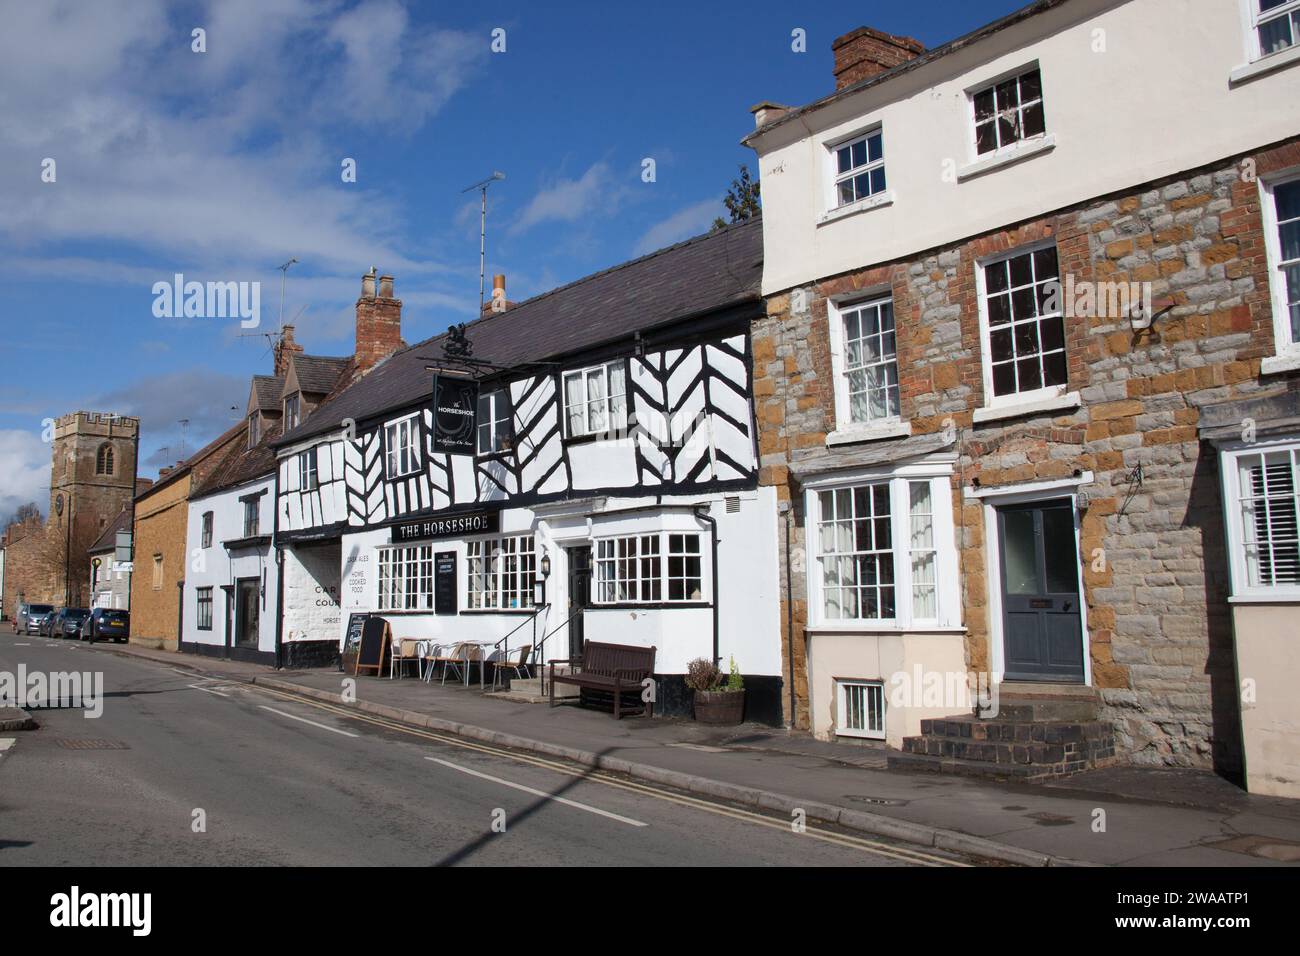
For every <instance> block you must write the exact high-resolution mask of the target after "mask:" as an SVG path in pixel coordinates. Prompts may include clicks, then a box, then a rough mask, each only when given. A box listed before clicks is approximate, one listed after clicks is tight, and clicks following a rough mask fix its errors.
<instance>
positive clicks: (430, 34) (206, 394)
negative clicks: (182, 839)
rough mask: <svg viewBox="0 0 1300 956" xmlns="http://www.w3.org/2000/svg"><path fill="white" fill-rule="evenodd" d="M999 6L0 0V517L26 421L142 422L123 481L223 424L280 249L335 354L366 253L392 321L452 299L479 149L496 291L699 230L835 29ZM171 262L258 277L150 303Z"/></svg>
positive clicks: (952, 26) (266, 310)
mask: <svg viewBox="0 0 1300 956" xmlns="http://www.w3.org/2000/svg"><path fill="white" fill-rule="evenodd" d="M1024 2H1026V0H931V2H929V3H925V4H918V3H915V2H914V0H873V2H871V3H869V4H861V5H860V6H858V7H857V8H855V7H853V6H852V5H849V6H846V5H844V4H842V3H841V4H831V3H823V4H811V5H809V4H791V3H743V4H742V3H726V2H722V3H710V4H704V3H698V2H694V3H675V2H662V0H661V2H655V3H651V4H618V5H611V4H609V3H562V4H561V3H514V4H509V3H476V4H452V3H438V4H433V3H419V2H406V3H403V2H401V0H360V2H357V0H347V2H344V0H322V2H309V0H220V2H213V3H176V2H172V3H167V2H163V0H122V2H112V0H78V2H61V0H52V2H42V3H31V2H28V0H0V15H2V16H3V21H4V23H5V24H6V28H5V30H4V31H3V34H0V170H3V176H0V244H2V245H3V250H0V251H3V255H0V283H2V284H3V295H2V296H0V321H2V322H3V336H2V337H0V354H2V355H3V357H4V362H3V368H4V375H3V376H2V377H0V459H3V460H4V461H5V462H6V464H7V466H8V467H6V468H4V469H2V470H0V520H3V518H4V517H5V516H6V515H8V514H9V513H10V512H11V511H12V510H13V509H14V508H15V507H16V506H17V505H18V504H20V503H22V502H24V501H28V500H35V501H37V502H38V503H39V504H40V505H41V507H42V508H45V507H46V504H47V499H48V487H49V446H48V445H46V444H44V443H43V442H42V441H41V430H42V428H41V422H42V420H43V419H45V418H47V417H51V418H52V417H56V416H58V415H60V414H63V413H65V412H68V411H74V410H77V409H86V410H93V411H116V412H119V413H122V414H132V415H138V416H140V417H141V419H142V422H143V434H142V453H141V466H140V474H141V475H142V476H149V477H152V476H153V475H155V474H156V472H157V468H158V466H159V465H161V464H165V463H168V462H170V461H174V460H176V459H177V458H179V457H181V452H182V437H183V440H184V449H185V450H186V451H193V450H194V449H195V448H196V447H197V446H198V445H200V444H202V443H204V442H206V441H207V440H209V439H211V438H212V437H214V436H215V435H216V434H219V433H220V432H221V431H222V430H223V429H224V428H226V427H228V426H229V425H230V424H232V423H233V422H234V421H235V420H236V418H237V417H238V416H239V414H240V413H242V410H243V407H244V404H245V402H246V400H247V389H248V378H249V376H250V375H252V374H256V373H265V372H269V371H270V363H271V359H270V354H269V351H268V342H267V341H266V339H265V338H263V337H261V336H260V335H259V334H258V333H261V332H270V331H274V329H275V328H276V327H277V320H278V311H279V277H280V272H279V271H278V268H277V267H278V266H279V265H280V264H281V263H283V262H284V261H286V260H287V259H289V258H290V257H291V256H293V257H296V258H297V259H298V260H299V264H298V265H295V266H294V267H293V268H292V269H291V270H290V272H289V281H288V283H287V291H286V296H285V318H286V321H294V322H295V324H296V326H297V330H298V331H297V338H298V340H299V341H300V342H301V343H302V344H303V345H304V346H305V347H306V348H307V350H308V351H309V352H313V353H317V354H326V355H343V354H348V353H350V352H351V349H352V317H353V305H354V303H355V300H356V296H357V293H358V291H359V287H360V276H361V274H362V273H363V272H365V271H366V270H367V269H368V268H369V267H370V266H372V265H374V266H376V267H377V268H378V269H379V271H380V272H381V273H384V272H388V273H391V274H393V275H394V276H396V285H397V294H398V296H399V297H400V298H401V299H403V301H404V307H403V334H404V337H405V338H406V340H407V341H408V342H415V341H418V340H420V339H423V338H426V337H428V336H430V335H434V334H436V333H437V332H440V331H442V330H443V329H444V328H446V326H447V325H448V323H450V322H452V321H461V320H463V319H465V318H467V317H470V316H472V315H473V314H475V312H476V311H477V306H478V206H477V202H478V200H477V194H476V193H475V194H462V192H461V190H462V189H463V188H464V187H466V186H468V185H469V184H471V183H473V182H475V181H476V180H479V179H481V178H483V177H485V176H487V175H489V174H490V173H491V172H492V171H493V170H501V171H503V172H504V173H505V174H506V177H507V178H506V180H505V181H504V182H500V183H496V184H494V185H493V186H492V188H491V192H490V195H489V199H490V210H489V223H488V229H489V234H488V270H489V274H491V273H492V272H504V273H506V275H507V277H508V278H507V284H508V291H509V296H510V298H511V299H512V300H516V301H518V300H521V299H523V298H526V297H528V296H532V295H535V294H537V293H540V292H544V291H546V290H547V289H550V288H553V287H555V286H556V285H560V284H562V283H565V282H569V281H572V280H573V279H576V278H579V277H581V276H583V275H586V274H588V273H590V272H593V271H596V270H598V269H602V268H605V267H607V266H610V265H614V264H616V263H618V262H621V261H624V260H626V259H629V258H632V257H634V256H636V255H639V254H642V253H644V252H647V251H650V250H652V249H654V248H657V247H660V246H663V245H666V244H669V243H672V242H675V241H678V240H680V239H683V238H686V237H688V236H690V235H694V234H697V233H700V232H703V231H706V230H707V229H708V226H709V223H710V222H711V221H712V219H713V217H714V216H715V215H718V214H720V213H721V212H722V206H721V197H722V195H723V193H724V192H725V190H726V187H727V184H728V183H729V182H730V180H731V178H732V177H733V176H734V175H735V173H736V167H737V165H738V164H739V163H748V164H749V166H750V168H751V170H752V171H754V172H755V173H757V170H756V168H755V165H754V162H753V156H752V153H751V152H750V151H749V150H747V149H746V148H744V147H742V146H741V145H740V143H739V141H740V139H741V137H742V136H744V135H745V134H746V132H748V131H749V130H750V129H752V119H751V117H750V115H749V112H748V109H749V107H750V106H751V105H753V104H754V103H756V102H759V101H760V100H764V99H772V100H776V101H779V102H783V103H788V104H801V103H806V102H808V101H810V100H813V99H816V98H817V97H819V96H821V95H824V94H825V93H827V92H829V91H830V90H831V89H832V88H833V77H832V74H831V65H832V57H831V52H830V44H831V41H832V40H833V39H834V38H835V37H836V36H839V35H840V34H842V33H845V32H847V31H848V30H851V29H853V28H855V27H858V26H862V25H868V26H873V27H876V28H878V29H882V30H886V31H888V32H892V33H902V34H907V35H911V36H915V37H916V38H918V39H919V40H921V41H922V42H923V43H925V44H926V45H927V46H933V45H935V44H938V43H941V42H943V41H945V40H948V39H951V38H953V37H955V36H959V35H961V34H963V33H966V32H968V31H969V30H971V29H974V28H975V27H978V26H979V25H981V24H983V23H987V22H988V21H990V20H993V19H996V18H997V17H999V16H1002V15H1004V14H1006V13H1008V12H1010V11H1011V10H1014V9H1016V8H1017V7H1020V6H1023V5H1024ZM196 27H201V28H203V29H204V30H205V31H206V47H207V51H206V52H205V53H196V52H194V51H193V50H192V49H191V47H192V42H193V41H192V35H191V31H192V30H193V29H194V28H196ZM498 28H500V29H503V30H504V31H505V47H506V49H505V52H504V53H494V52H492V51H491V48H490V46H491V42H492V32H493V30H495V29H498ZM795 28H802V29H803V30H805V31H806V36H807V52H806V53H795V52H793V51H792V50H791V31H792V30H794V29H795ZM647 157H648V158H652V159H654V160H655V172H656V181H655V182H653V183H646V182H643V181H642V177H641V171H642V160H643V159H645V158H647ZM47 158H52V159H54V160H55V167H54V172H55V177H56V178H55V181H54V182H42V164H43V161H44V160H45V159H47ZM345 158H351V159H354V160H355V161H356V168H357V177H356V182H355V183H345V182H343V181H342V177H341V175H340V172H341V164H342V162H343V160H344V159H345ZM177 272H180V273H183V274H184V275H185V277H186V279H187V280H199V281H246V282H261V284H262V286H261V291H262V302H261V304H262V312H261V316H262V325H261V328H260V329H256V330H246V329H242V328H241V327H240V324H239V322H238V320H237V319H219V318H189V319H185V318H180V319H177V318H157V317H155V316H154V314H153V302H154V296H153V292H152V288H153V284H154V283H155V282H158V281H170V280H171V278H172V276H173V274H175V273H177ZM250 331H251V332H252V333H253V334H252V335H249V334H248V333H249V332H250ZM232 406H233V407H234V410H232ZM181 419H188V421H189V424H188V426H187V427H186V428H185V430H184V435H183V436H182V429H181V426H180V425H179V424H178V423H179V421H180V420H181Z"/></svg>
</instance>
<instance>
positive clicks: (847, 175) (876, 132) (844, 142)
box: [826, 123, 890, 210]
mask: <svg viewBox="0 0 1300 956" xmlns="http://www.w3.org/2000/svg"><path fill="white" fill-rule="evenodd" d="M876 136H879V137H880V158H879V159H875V160H873V159H871V158H870V148H871V147H870V144H869V142H868V141H869V140H871V139H872V138H873V137H876ZM858 143H862V144H864V147H865V148H866V149H867V162H866V163H865V164H863V165H862V166H854V167H852V168H851V169H850V170H849V171H848V172H844V173H841V172H840V167H839V151H840V150H841V149H846V148H847V149H850V150H851V149H852V147H853V146H855V145H856V144H858ZM826 164H827V165H826V171H827V176H826V183H827V194H826V208H827V210H835V209H845V208H848V207H850V206H857V205H858V204H860V203H861V204H866V203H869V202H871V201H872V200H881V199H883V198H884V197H887V196H888V195H889V194H890V193H889V173H888V171H887V169H886V164H885V135H884V126H883V125H882V124H881V123H876V124H874V125H873V126H869V127H867V128H866V129H863V130H860V131H859V132H856V133H853V134H852V135H850V136H848V137H841V138H839V139H836V140H833V141H831V142H828V143H827V144H826ZM876 169H879V170H881V171H882V172H883V173H884V174H885V185H884V186H883V187H882V188H880V189H877V190H874V191H871V192H868V193H867V194H866V195H865V196H857V197H855V198H854V199H851V200H850V201H848V202H840V183H842V182H843V181H845V180H849V179H854V178H856V177H858V176H861V175H863V174H864V173H865V174H867V176H868V180H869V179H870V174H871V172H872V170H876ZM868 188H870V182H868Z"/></svg>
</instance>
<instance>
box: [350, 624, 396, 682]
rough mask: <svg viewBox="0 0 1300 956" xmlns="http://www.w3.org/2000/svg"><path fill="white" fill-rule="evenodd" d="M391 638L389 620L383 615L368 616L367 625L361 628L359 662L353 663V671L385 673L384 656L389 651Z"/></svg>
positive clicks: (355, 672) (358, 650)
mask: <svg viewBox="0 0 1300 956" xmlns="http://www.w3.org/2000/svg"><path fill="white" fill-rule="evenodd" d="M391 639H392V637H391V634H390V633H389V630H388V622H387V621H385V620H384V619H383V618H382V617H367V618H366V623H365V626H364V627H362V629H361V646H360V647H359V648H357V662H356V663H355V664H354V665H352V673H353V674H359V673H361V672H362V671H374V672H375V673H376V674H381V673H383V670H384V656H385V654H387V653H388V644H389V641H390V640H391Z"/></svg>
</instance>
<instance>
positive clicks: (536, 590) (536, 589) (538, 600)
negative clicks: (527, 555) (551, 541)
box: [533, 545, 551, 607]
mask: <svg viewBox="0 0 1300 956" xmlns="http://www.w3.org/2000/svg"><path fill="white" fill-rule="evenodd" d="M538 570H540V571H541V572H542V573H541V576H540V577H537V578H534V579H533V604H534V606H536V607H541V606H542V605H543V604H545V603H546V579H547V578H549V577H550V576H551V555H550V553H549V552H548V551H547V550H546V546H545V545H543V546H542V560H541V562H539V564H538Z"/></svg>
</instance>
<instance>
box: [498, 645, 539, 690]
mask: <svg viewBox="0 0 1300 956" xmlns="http://www.w3.org/2000/svg"><path fill="white" fill-rule="evenodd" d="M532 652H533V645H531V644H524V645H523V646H521V647H516V648H515V650H514V653H513V654H511V655H510V656H508V657H506V658H504V659H502V660H499V661H493V662H492V663H493V665H494V666H493V668H492V689H493V690H496V689H497V675H498V674H500V673H501V671H503V670H507V671H514V672H515V677H516V678H518V679H519V680H523V679H524V676H525V675H528V676H530V677H531V676H532V675H531V674H529V671H528V655H529V654H531V653H532Z"/></svg>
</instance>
